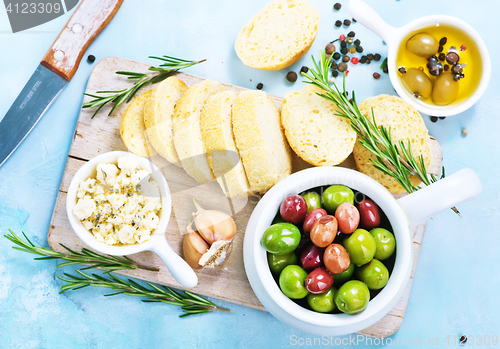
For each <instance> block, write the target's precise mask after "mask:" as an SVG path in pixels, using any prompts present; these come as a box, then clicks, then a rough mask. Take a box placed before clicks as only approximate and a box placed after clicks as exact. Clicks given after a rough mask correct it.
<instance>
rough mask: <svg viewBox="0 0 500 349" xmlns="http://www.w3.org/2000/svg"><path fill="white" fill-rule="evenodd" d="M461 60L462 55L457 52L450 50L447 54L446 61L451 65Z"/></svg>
mask: <svg viewBox="0 0 500 349" xmlns="http://www.w3.org/2000/svg"><path fill="white" fill-rule="evenodd" d="M459 60H460V56H459V55H458V53H456V52H453V51H451V52H450V51H449V52H448V54H447V55H446V62H448V63H449V64H451V65H453V64H456V63H458V61H459Z"/></svg>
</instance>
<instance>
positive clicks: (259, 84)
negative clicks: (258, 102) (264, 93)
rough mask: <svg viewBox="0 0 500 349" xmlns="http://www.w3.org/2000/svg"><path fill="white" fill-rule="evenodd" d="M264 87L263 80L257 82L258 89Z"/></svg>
mask: <svg viewBox="0 0 500 349" xmlns="http://www.w3.org/2000/svg"><path fill="white" fill-rule="evenodd" d="M263 87H264V84H263V83H262V82H259V83H258V84H257V90H262V88H263Z"/></svg>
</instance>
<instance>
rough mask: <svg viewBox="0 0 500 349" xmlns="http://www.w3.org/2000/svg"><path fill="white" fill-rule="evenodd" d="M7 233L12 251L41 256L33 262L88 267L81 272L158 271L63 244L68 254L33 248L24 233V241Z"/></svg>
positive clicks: (127, 259)
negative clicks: (59, 261) (76, 249)
mask: <svg viewBox="0 0 500 349" xmlns="http://www.w3.org/2000/svg"><path fill="white" fill-rule="evenodd" d="M9 231H10V234H7V235H4V236H5V237H6V238H7V239H9V240H10V241H12V242H13V243H14V244H16V245H17V246H13V247H12V248H13V249H15V250H19V251H23V252H27V253H32V254H36V255H39V256H43V257H37V258H34V259H35V260H48V259H62V260H65V261H66V262H65V263H61V264H58V265H56V267H65V266H67V265H74V264H88V266H87V267H85V268H83V269H82V270H85V269H91V268H101V269H102V270H105V271H107V272H111V271H116V270H123V269H137V268H139V269H145V270H150V271H159V269H158V268H153V267H148V266H145V265H142V264H140V263H137V262H135V261H134V260H132V259H130V258H128V257H127V256H123V257H118V256H109V255H101V254H98V253H95V252H93V251H91V250H89V249H87V248H82V250H81V252H76V251H73V250H72V249H70V248H68V247H66V246H64V245H63V244H60V245H61V246H62V247H64V248H65V249H66V250H67V251H68V253H62V252H57V251H53V250H51V249H48V248H45V247H38V246H35V245H34V244H33V243H32V242H31V240H30V239H29V238H28V237H27V236H26V234H25V233H24V232H23V235H24V238H25V239H26V240H23V239H22V238H20V237H19V236H17V235H16V234H15V233H14V232H13V231H12V230H10V229H9Z"/></svg>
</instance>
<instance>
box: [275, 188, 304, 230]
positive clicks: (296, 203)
mask: <svg viewBox="0 0 500 349" xmlns="http://www.w3.org/2000/svg"><path fill="white" fill-rule="evenodd" d="M306 214H307V204H306V201H305V200H304V198H303V197H302V196H300V195H290V196H288V197H287V198H286V199H285V200H283V202H282V203H281V205H280V215H281V218H282V219H283V220H284V221H285V222H288V223H292V224H295V225H298V224H300V223H302V221H303V220H304V218H305V217H306Z"/></svg>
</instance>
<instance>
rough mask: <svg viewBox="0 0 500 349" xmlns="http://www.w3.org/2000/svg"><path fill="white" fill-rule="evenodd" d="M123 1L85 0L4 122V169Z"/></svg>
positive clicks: (0, 134)
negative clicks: (6, 162) (7, 161)
mask: <svg viewBox="0 0 500 349" xmlns="http://www.w3.org/2000/svg"><path fill="white" fill-rule="evenodd" d="M122 3H123V0H82V2H81V3H80V5H78V7H77V8H76V10H75V12H74V13H73V15H72V16H71V17H70V19H69V20H68V22H67V23H66V25H65V26H64V28H63V30H62V31H61V33H60V34H59V36H58V37H57V38H56V40H55V41H54V43H53V44H52V46H51V47H50V49H49V50H48V51H47V53H46V54H45V56H44V57H43V59H42V61H41V62H40V64H39V65H38V67H37V68H36V70H35V72H34V73H33V75H32V76H31V78H30V79H29V80H28V82H27V83H26V85H25V86H24V88H23V89H22V91H21V92H20V93H19V95H18V96H17V98H16V100H15V101H14V103H13V104H12V106H11V107H10V109H9V110H8V111H7V114H5V116H4V117H3V118H2V119H1V121H0V166H2V165H3V164H4V163H5V161H6V160H7V159H8V158H9V156H10V155H11V154H12V153H13V152H14V151H15V150H16V149H17V147H18V146H19V144H21V142H22V141H23V140H24V139H25V138H26V136H27V135H28V134H29V133H30V131H31V130H32V129H33V127H35V125H36V124H37V122H38V121H39V120H40V118H41V117H42V116H43V114H44V113H45V112H46V111H47V109H48V108H49V107H50V105H51V104H52V103H53V102H54V101H55V100H56V98H57V97H58V96H59V94H60V93H61V91H62V90H63V89H64V87H65V86H66V85H67V84H68V82H69V81H70V80H71V79H72V78H73V76H74V75H75V73H76V70H77V69H78V66H79V64H80V61H81V59H82V56H83V54H84V53H85V51H86V50H87V48H88V47H89V46H90V44H91V43H92V42H93V41H94V39H95V38H96V37H97V36H98V35H99V34H100V33H101V31H102V30H103V29H104V28H105V27H106V25H107V24H108V23H109V22H110V21H111V19H112V18H113V17H114V15H115V14H116V12H117V11H118V9H119V8H120V6H121V4H122Z"/></svg>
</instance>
